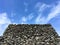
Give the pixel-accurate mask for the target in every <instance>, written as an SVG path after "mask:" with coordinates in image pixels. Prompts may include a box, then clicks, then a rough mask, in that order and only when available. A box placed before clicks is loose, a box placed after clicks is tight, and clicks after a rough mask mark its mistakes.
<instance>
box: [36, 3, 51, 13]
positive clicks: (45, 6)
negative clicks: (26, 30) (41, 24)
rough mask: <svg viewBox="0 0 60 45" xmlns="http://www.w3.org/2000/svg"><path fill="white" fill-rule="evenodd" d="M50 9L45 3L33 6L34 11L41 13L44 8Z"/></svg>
mask: <svg viewBox="0 0 60 45" xmlns="http://www.w3.org/2000/svg"><path fill="white" fill-rule="evenodd" d="M48 7H50V5H47V4H45V3H40V2H38V3H37V4H36V5H35V9H37V10H38V12H42V11H44V10H45V9H46V8H48Z"/></svg>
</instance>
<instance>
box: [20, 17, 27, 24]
mask: <svg viewBox="0 0 60 45" xmlns="http://www.w3.org/2000/svg"><path fill="white" fill-rule="evenodd" d="M20 21H21V24H25V23H26V22H27V18H26V17H25V16H23V17H22V19H21V20H20Z"/></svg>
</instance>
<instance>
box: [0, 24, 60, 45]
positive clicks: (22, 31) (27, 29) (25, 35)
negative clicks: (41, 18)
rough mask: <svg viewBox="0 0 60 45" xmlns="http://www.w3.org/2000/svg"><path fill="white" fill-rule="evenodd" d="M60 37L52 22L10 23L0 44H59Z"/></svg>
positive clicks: (0, 39)
mask: <svg viewBox="0 0 60 45" xmlns="http://www.w3.org/2000/svg"><path fill="white" fill-rule="evenodd" d="M59 44H60V37H59V36H58V34H57V33H56V31H55V30H54V29H53V27H52V26H51V25H50V24H43V25H40V24H18V25H16V24H10V25H9V26H8V28H7V29H6V31H5V32H4V34H3V36H2V37H0V45H59Z"/></svg>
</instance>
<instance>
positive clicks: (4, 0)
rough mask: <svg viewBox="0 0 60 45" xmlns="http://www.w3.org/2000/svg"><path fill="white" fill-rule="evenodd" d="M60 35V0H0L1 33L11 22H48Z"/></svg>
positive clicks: (0, 33) (1, 33)
mask: <svg viewBox="0 0 60 45" xmlns="http://www.w3.org/2000/svg"><path fill="white" fill-rule="evenodd" d="M48 23H50V24H51V25H52V26H53V27H54V29H55V30H56V32H57V33H58V34H59V35H60V0H0V35H3V32H4V31H5V29H6V28H7V26H8V25H9V24H48Z"/></svg>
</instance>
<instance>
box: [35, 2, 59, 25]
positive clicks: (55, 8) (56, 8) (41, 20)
mask: <svg viewBox="0 0 60 45" xmlns="http://www.w3.org/2000/svg"><path fill="white" fill-rule="evenodd" d="M44 5H45V4H44ZM44 5H42V7H40V9H41V10H42V12H40V13H39V14H38V16H37V18H36V20H35V22H36V23H40V24H46V23H48V22H49V21H50V20H51V19H53V18H54V17H56V16H58V15H59V13H60V2H59V3H58V4H57V5H55V6H53V8H52V9H51V12H50V13H49V14H48V16H47V17H42V16H41V15H42V13H43V11H44V9H45V8H44V7H46V5H45V6H44Z"/></svg>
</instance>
